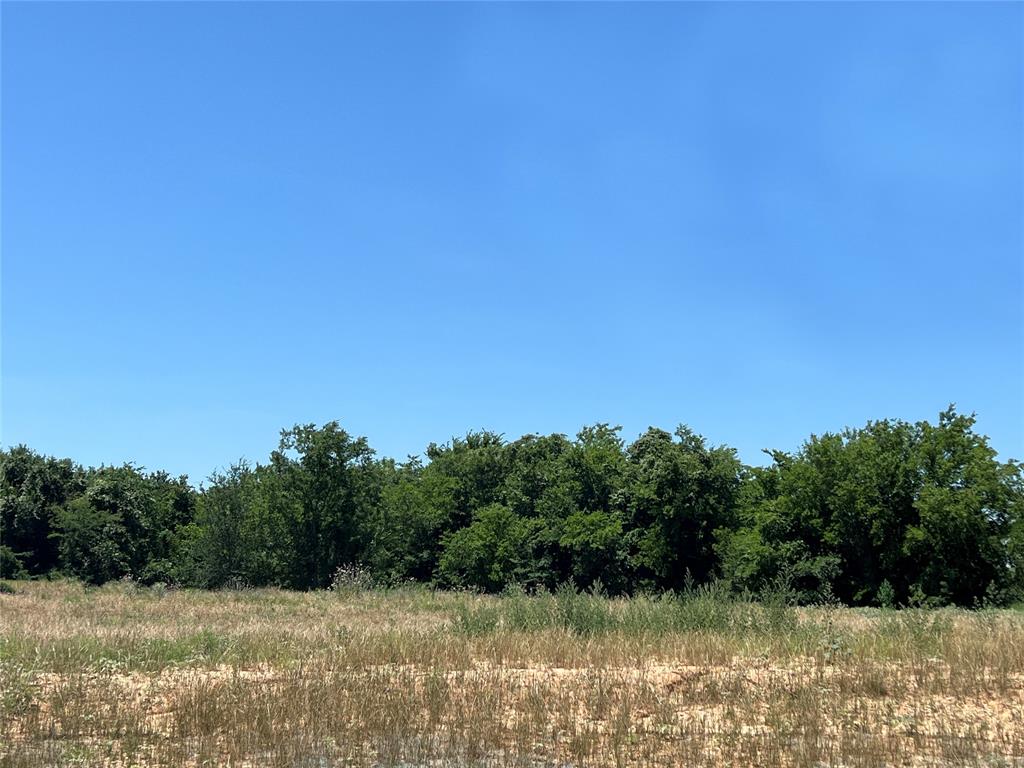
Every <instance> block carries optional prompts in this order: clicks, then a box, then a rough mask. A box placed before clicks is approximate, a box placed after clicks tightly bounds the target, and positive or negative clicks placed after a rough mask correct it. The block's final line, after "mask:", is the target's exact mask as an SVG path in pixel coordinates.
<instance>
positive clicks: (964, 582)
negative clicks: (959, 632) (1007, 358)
mask: <svg viewBox="0 0 1024 768" xmlns="http://www.w3.org/2000/svg"><path fill="white" fill-rule="evenodd" d="M973 426H974V417H973V416H964V415H962V414H957V413H956V411H955V410H954V409H953V408H952V407H951V408H949V409H947V410H946V411H944V412H943V413H942V414H940V416H939V423H938V425H932V424H929V423H927V422H920V423H918V424H908V423H906V422H900V421H896V422H890V421H881V422H871V423H869V424H868V425H867V426H866V427H864V428H863V429H857V430H853V429H848V430H845V431H844V432H843V433H842V434H839V435H833V434H827V435H824V436H822V437H816V436H812V438H811V439H810V440H809V441H808V442H807V443H805V444H804V446H803V448H802V449H801V450H800V451H799V452H798V453H796V454H794V455H789V454H783V453H781V452H776V453H774V454H773V458H774V459H775V463H774V465H773V466H772V467H770V468H768V469H765V470H757V471H755V472H754V473H753V474H752V476H751V477H750V479H749V481H748V487H747V488H745V489H744V492H743V493H742V494H741V496H740V504H739V520H740V524H739V526H738V527H737V528H736V529H735V530H733V531H727V532H725V533H724V535H723V537H722V541H721V542H720V544H719V546H718V550H717V551H718V553H719V555H720V556H721V559H722V568H723V572H724V574H725V575H726V576H727V577H728V578H729V579H730V580H731V581H732V582H733V583H734V584H736V585H737V586H740V587H745V588H748V589H756V588H758V586H759V585H760V584H763V583H765V582H766V581H768V580H770V579H772V578H776V577H779V576H782V577H785V578H787V579H788V580H790V582H791V583H792V584H793V585H794V587H795V588H796V589H797V590H798V592H799V594H800V597H801V599H802V600H804V601H812V600H814V599H815V596H816V595H818V594H821V593H823V592H824V591H826V590H831V591H832V592H834V593H835V595H836V596H837V597H839V598H840V599H841V600H842V601H843V602H845V603H848V604H855V605H856V604H869V603H872V602H875V601H876V600H881V599H882V597H885V599H886V601H888V602H889V603H891V604H895V603H902V602H906V601H907V600H909V599H910V596H911V595H912V594H913V593H915V592H920V593H921V594H923V595H924V596H925V597H927V598H930V599H933V600H934V601H937V602H938V603H955V604H959V605H972V604H973V602H974V601H976V600H978V599H981V598H982V596H984V595H995V596H998V598H997V599H1003V600H1007V599H1010V598H1009V597H1008V596H1009V595H1011V594H1013V593H1015V590H1017V589H1019V585H1020V583H1021V577H1022V574H1024V569H1022V568H1021V567H1020V565H1021V560H1020V549H1019V545H1018V544H1017V541H1018V539H1017V538H1016V536H1018V535H1019V534H1018V533H1017V531H1019V525H1020V522H1019V521H1020V505H1021V499H1022V497H1024V494H1022V490H1021V465H1020V464H1019V463H1016V462H1005V463H1000V462H999V461H997V460H996V457H995V456H996V455H995V452H994V451H993V450H992V449H991V448H990V447H989V445H988V441H987V438H985V437H984V436H982V435H978V434H977V433H975V432H974V430H973ZM883 584H885V585H887V586H885V588H884V589H883Z"/></svg>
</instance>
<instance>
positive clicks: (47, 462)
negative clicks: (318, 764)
mask: <svg viewBox="0 0 1024 768" xmlns="http://www.w3.org/2000/svg"><path fill="white" fill-rule="evenodd" d="M974 423H975V422H974V418H973V416H967V415H964V414H960V413H957V412H956V410H955V409H953V408H952V407H950V408H949V409H947V410H946V411H944V412H943V413H941V414H940V415H939V418H938V422H937V423H936V424H931V423H928V422H919V423H916V424H911V423H907V422H903V421H877V422H870V423H868V424H867V425H866V426H864V427H862V428H859V429H846V430H844V431H842V432H839V433H835V434H825V435H820V436H811V438H810V439H809V440H808V441H807V442H805V443H804V444H803V445H802V446H801V447H800V448H799V449H798V450H797V451H795V452H793V453H785V452H782V451H771V452H769V455H770V457H771V463H770V464H769V465H768V466H764V467H747V466H744V465H743V464H742V463H741V462H740V461H739V459H738V458H737V456H736V452H735V451H734V450H733V449H732V448H729V447H727V446H715V445H711V444H709V443H708V442H707V441H706V440H705V438H703V437H701V436H700V435H697V434H695V433H694V432H693V431H692V430H690V429H688V428H687V427H685V426H680V427H679V428H678V429H677V430H676V431H675V432H674V433H669V432H666V431H663V430H660V429H655V428H651V429H649V430H648V431H647V432H645V433H644V434H642V435H640V436H639V437H638V438H637V439H636V440H635V441H634V442H632V443H631V444H626V442H625V441H623V439H622V438H621V436H620V431H621V430H620V429H619V428H617V427H612V426H610V425H608V424H597V425H594V426H590V427H585V428H583V429H582V430H581V431H580V432H579V433H578V434H577V435H576V437H575V438H574V439H570V438H568V437H567V436H565V435H560V434H555V435H547V436H541V435H526V436H524V437H522V438H520V439H518V440H515V441H511V442H509V441H506V440H505V439H504V438H503V437H502V436H501V435H498V434H495V433H493V432H486V431H485V432H470V433H469V434H467V435H466V436H465V437H460V438H453V439H452V440H450V441H448V442H446V443H443V444H436V443H435V444H431V445H430V446H428V447H427V449H426V452H425V455H426V460H425V461H423V460H421V459H420V458H417V457H410V458H409V460H407V461H406V462H404V463H398V462H395V461H393V460H391V459H384V458H378V457H377V456H376V455H375V453H374V451H373V450H372V449H371V448H370V446H369V444H368V442H367V441H366V439H365V438H362V437H358V438H356V437H352V436H351V435H349V434H348V433H347V432H345V431H344V430H343V429H342V428H341V427H340V426H339V424H338V423H337V422H331V423H329V424H326V425H324V426H322V427H317V426H315V425H311V424H306V425H297V426H295V427H293V428H291V429H288V430H285V431H283V432H282V434H281V441H280V444H279V447H278V449H277V450H276V451H274V452H273V453H272V454H271V456H270V458H269V460H268V461H267V462H266V463H265V464H257V465H255V466H251V465H249V464H247V463H244V462H243V463H239V464H236V465H233V466H231V467H230V468H229V469H227V470H226V471H224V472H217V473H215V474H213V475H212V476H211V477H210V478H209V479H208V480H207V482H206V483H204V484H203V485H201V486H200V487H199V488H194V487H192V486H191V485H189V483H188V482H187V480H186V478H184V477H178V478H175V477H171V476H169V475H168V474H166V473H164V472H147V471H145V470H143V469H140V468H138V467H136V466H133V465H131V464H127V465H124V466H121V467H106V466H105V467H100V468H98V469H91V468H89V469H87V468H83V467H81V466H78V465H76V464H74V463H73V462H72V461H70V460H67V459H54V458H50V457H46V456H40V455H38V454H36V453H34V452H33V451H31V450H30V449H29V448H27V447H25V446H16V447H14V448H11V449H8V450H4V451H0V576H2V577H5V578H25V577H40V576H47V575H51V574H65V575H70V576H74V577H77V578H80V579H82V580H84V581H87V582H91V583H102V582H104V581H107V580H111V579H119V578H124V577H128V578H131V579H136V580H139V581H142V582H147V583H152V582H157V581H161V582H166V583H178V584H183V585H189V586H197V587H222V586H229V585H239V584H247V585H253V586H257V585H277V586H282V587H288V588H294V589H316V588H324V587H327V586H330V585H331V584H332V580H333V579H334V578H335V574H337V573H338V572H339V569H341V570H342V572H344V573H352V572H360V573H365V574H366V577H367V578H370V579H372V580H374V581H376V582H377V583H383V584H388V583H397V582H401V581H405V580H410V579H411V580H416V581H420V582H428V583H433V584H437V585H440V586H446V587H457V588H471V589H481V590H487V591H499V590H502V589H504V588H506V587H508V586H510V585H513V584H516V585H520V586H523V587H526V588H537V587H544V588H548V589H553V588H555V587H557V586H558V585H559V584H562V583H564V582H567V581H572V582H574V583H575V584H576V585H577V586H579V587H584V588H589V587H592V586H595V585H597V584H598V583H599V584H600V585H601V587H602V588H603V589H605V590H607V591H609V592H612V593H625V592H632V591H637V590H678V589H680V588H682V587H683V586H684V585H686V584H690V583H698V584H699V583H705V582H709V581H712V580H717V581H720V582H724V583H725V584H728V585H730V586H731V587H732V588H733V589H736V590H749V591H751V592H755V593H756V592H757V591H759V590H761V589H763V588H765V587H766V586H769V585H777V584H779V583H783V584H786V585H787V586H788V587H789V588H791V589H792V590H794V591H795V592H796V594H798V595H799V596H800V597H801V598H802V599H803V600H806V601H812V600H815V599H819V598H820V597H822V596H824V595H828V596H835V597H838V598H839V599H841V600H843V601H845V602H847V603H849V604H855V605H871V604H880V603H882V604H890V603H896V604H904V603H916V602H933V603H955V604H960V605H975V604H980V603H983V602H985V603H992V602H996V603H999V602H1001V603H1005V602H1010V601H1014V600H1020V599H1022V597H1024V465H1021V464H1020V463H1018V462H1014V461H1005V462H1001V461H999V460H998V459H997V456H996V453H995V451H994V450H993V449H992V448H991V447H990V446H989V445H988V441H987V439H986V438H985V437H984V436H982V435H979V434H978V433H976V432H975V431H974Z"/></svg>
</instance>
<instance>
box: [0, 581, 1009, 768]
mask: <svg viewBox="0 0 1024 768" xmlns="http://www.w3.org/2000/svg"><path fill="white" fill-rule="evenodd" d="M15 591H16V594H14V595H6V594H0V765H4V766H29V765H31V766H36V765H110V766H114V765H117V766H131V765H140V766H141V765H188V766H200V765H235V766H243V765H247V766H248V765H251V766H263V765H273V766H303V767H313V766H316V767H317V768H320V767H321V766H324V767H326V766H335V765H353V766H376V765H389V766H407V767H410V768H411V766H452V765H459V766H462V765H467V766H468V765H480V766H627V765H628V766H685V765H735V766H783V765H785V766H883V765H901V766H902V765H914V766H916V765H985V766H1000V765H1001V766H1010V765H1024V617H1022V615H1021V614H1018V613H1015V612H1011V611H985V612H977V613H971V612H964V611H940V612H925V611H911V612H899V613H893V612H888V613H885V612H879V611H853V610H848V609H835V608H823V609H805V610H801V611H799V612H794V611H792V610H788V609H785V610H780V609H776V610H774V612H773V611H771V610H766V609H763V608H759V607H757V606H750V605H745V604H737V605H733V606H729V607H726V608H724V609H721V608H720V607H716V606H714V605H704V606H697V607H696V608H685V607H684V608H678V607H673V605H670V604H669V603H667V602H665V601H651V600H645V599H637V600H632V601H625V600H616V601H609V600H605V599H603V598H586V600H584V602H582V603H580V604H579V605H575V604H573V605H569V608H570V609H572V610H571V611H569V612H568V613H566V612H565V611H563V614H559V615H563V616H570V618H569V619H567V620H565V621H563V622H562V623H559V621H548V618H545V617H550V616H554V615H555V613H556V612H557V611H558V610H562V609H564V608H565V606H564V605H561V604H559V603H557V601H556V600H555V599H554V598H525V597H521V596H520V597H517V598H483V597H476V596H470V595H463V594H450V593H434V592H429V591H426V590H415V589H408V590H397V591H391V592H364V593H354V594H348V595H336V594H329V593H310V594H295V593H286V592H281V591H276V590H254V591H245V592H220V593H200V592H184V591H181V592H178V591H170V592H164V591H162V590H138V589H135V588H132V587H130V586H123V585H114V586H109V587H105V588H103V589H99V590H85V589H84V588H83V587H81V586H79V585H76V584H72V583H62V582H55V583H42V582H38V583H19V584H16V585H15ZM697 608H699V610H697ZM567 610H568V609H567ZM573 611H575V613H573ZM588 611H589V613H588ZM687 611H688V612H687ZM524 617H525V618H524ZM538 617H540V618H538ZM581 617H582V618H581ZM666 617H668V618H666ZM695 617H696V618H695ZM524 622H525V624H529V625H530V626H529V627H527V628H522V626H523V625H524ZM531 622H533V624H536V626H534V625H533V624H531ZM681 627H683V628H681Z"/></svg>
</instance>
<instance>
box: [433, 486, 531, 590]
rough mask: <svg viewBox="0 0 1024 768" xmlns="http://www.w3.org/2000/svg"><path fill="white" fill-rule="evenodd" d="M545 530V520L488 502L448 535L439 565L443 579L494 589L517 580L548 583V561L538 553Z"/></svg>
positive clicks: (448, 583) (501, 587)
mask: <svg viewBox="0 0 1024 768" xmlns="http://www.w3.org/2000/svg"><path fill="white" fill-rule="evenodd" d="M543 532H544V523H543V521H541V520H537V519H529V518H524V517H520V516H519V515H517V514H516V513H515V512H513V511H512V510H510V509H509V508H508V507H505V506H502V505H501V504H492V505H490V506H487V507H484V508H482V509H480V510H478V511H477V512H476V514H475V515H474V516H473V521H472V523H471V524H470V525H469V526H467V527H465V528H461V529H459V530H457V531H455V532H454V533H452V534H450V535H449V536H448V537H447V539H446V541H445V547H444V553H443V554H442V555H441V563H440V567H439V577H440V579H441V582H442V583H443V584H445V585H447V586H453V587H474V588H477V589H482V590H485V591H488V592H498V591H500V590H501V589H503V588H504V587H506V586H507V585H509V584H513V583H516V584H521V585H523V586H531V585H535V584H538V583H543V581H544V579H545V576H546V573H545V567H544V566H545V563H544V562H543V559H542V558H541V557H540V556H539V554H538V551H539V549H540V547H541V544H542V541H541V539H542V536H543Z"/></svg>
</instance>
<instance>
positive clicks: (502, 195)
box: [2, 2, 1024, 482]
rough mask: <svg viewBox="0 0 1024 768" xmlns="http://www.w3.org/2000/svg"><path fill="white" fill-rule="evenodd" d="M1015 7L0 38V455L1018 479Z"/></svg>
mask: <svg viewBox="0 0 1024 768" xmlns="http://www.w3.org/2000/svg"><path fill="white" fill-rule="evenodd" d="M1022 35H1024V5H1022V4H1020V3H1000V4H982V3H954V4H941V5H940V4H934V5H933V4H927V3H904V4H878V3H856V4H799V3H797V4H756V5H747V4H720V5H700V4H651V5H640V4H618V5H615V4H599V5H598V4H593V5H591V4H568V5H552V4H547V5H544V4H481V5H470V4H414V5H405V4H329V3H316V4H299V3H277V4H271V3H262V4H247V3H213V4H201V3H179V4H162V3H160V4H157V3H109V4H107V3H72V4H58V3H14V2H4V3H2V47H3V51H2V110H3V113H2V194H3V198H2V216H3V219H2V226H3V229H2V251H3V252H2V299H3V306H2V321H3V326H2V343H3V350H2V351H3V360H2V363H3V370H2V374H3V382H2V383H3V406H2V411H3V412H2V416H3V424H2V431H3V434H2V439H3V442H4V444H6V445H11V444H15V443H19V442H25V443H28V444H29V445H30V446H32V447H34V448H35V449H37V450H39V451H42V452H45V453H49V454H56V455H60V456H71V457H73V458H75V459H77V460H79V461H81V462H84V463H88V464H98V463H100V462H106V463H120V462H122V461H125V460H133V461H135V462H137V463H139V464H142V465H144V466H146V467H148V468H151V469H158V468H163V469H167V470H169V471H171V472H174V473H188V474H189V475H190V476H191V477H192V479H193V480H194V481H197V482H198V481H199V480H201V479H202V478H204V477H205V476H207V475H208V473H209V472H210V471H211V470H212V469H214V468H216V467H220V466H224V465H226V464H228V463H230V462H231V461H233V460H235V459H237V458H239V457H242V456H245V457H248V458H249V459H251V460H261V459H264V458H265V457H266V456H267V454H268V453H269V451H270V450H271V449H272V448H273V447H274V446H275V444H276V442H277V436H278V431H279V430H280V429H281V428H282V427H286V426H290V425H292V424H294V423H296V422H303V423H304V422H317V423H322V422H325V421H328V420H332V419H338V420H339V421H340V422H341V423H342V425H343V426H344V427H345V428H346V429H347V430H349V431H350V432H353V433H356V434H364V435H366V436H367V437H368V438H369V439H370V442H371V444H372V445H373V446H374V447H375V448H376V449H377V450H378V452H380V453H381V454H384V455H390V456H395V457H404V456H405V455H407V454H410V453H419V452H421V451H422V450H423V449H424V447H425V446H426V444H427V443H428V442H430V441H432V440H437V441H444V440H446V439H448V438H449V437H451V436H452V435H454V434H461V433H464V432H465V431H466V430H467V429H471V428H483V427H487V428H491V429H494V430H496V431H499V432H503V433H505V435H506V436H508V437H512V438H514V437H518V436H519V435H521V434H523V433H527V432H542V433H549V432H565V433H567V434H570V435H572V434H574V433H575V432H576V431H577V429H578V428H579V427H580V426H582V425H584V424H589V423H594V422H599V421H606V422H612V423H618V424H621V425H623V427H624V430H623V436H624V437H626V438H627V439H632V438H634V437H635V436H636V435H637V434H638V433H639V432H640V431H642V430H643V429H645V428H646V427H647V426H648V425H651V424H653V425H657V426H661V427H664V428H667V429H673V428H674V427H675V425H677V424H678V423H680V422H685V423H688V424H690V425H691V426H692V427H693V428H695V429H696V430H698V431H700V432H702V433H703V434H705V435H706V436H707V437H708V438H709V439H710V440H711V441H712V442H714V443H727V444H729V445H733V446H735V447H736V448H737V449H738V450H739V453H740V456H741V458H743V459H744V460H746V461H748V462H760V461H762V460H763V458H764V457H763V456H762V455H761V454H760V449H762V448H765V447H772V448H782V449H787V450H789V449H795V448H796V447H798V446H799V444H800V442H801V441H802V440H803V439H804V438H805V437H806V436H807V435H809V434H810V433H812V432H815V433H821V432H823V431H827V430H835V429H839V428H842V427H843V426H844V425H861V424H863V423H864V422H865V421H867V420H868V419H875V418H884V417H898V418H905V419H909V420H917V419H922V418H932V419H934V418H935V416H936V414H937V413H938V411H939V410H941V409H942V408H943V407H945V406H946V405H947V404H948V403H949V402H954V401H955V402H956V403H957V404H958V405H959V407H960V408H961V409H962V410H966V411H971V410H975V411H977V412H978V416H979V425H980V429H981V431H983V432H985V433H986V434H988V435H990V436H991V438H992V441H993V444H994V446H995V447H996V449H997V450H999V451H1000V453H1001V454H1002V455H1003V456H1004V457H1009V456H1015V457H1018V458H1024V402H1022V401H1024V364H1022V360H1024V316H1022V292H1024V278H1022V258H1024V257H1022V254H1024V230H1022V211H1024V189H1022V186H1024V182H1022V176H1024V144H1022V142H1024V138H1022V137H1024V133H1022V130H1024V119H1022V118H1024V104H1022V93H1024V60H1022V39H1024V38H1022Z"/></svg>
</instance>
